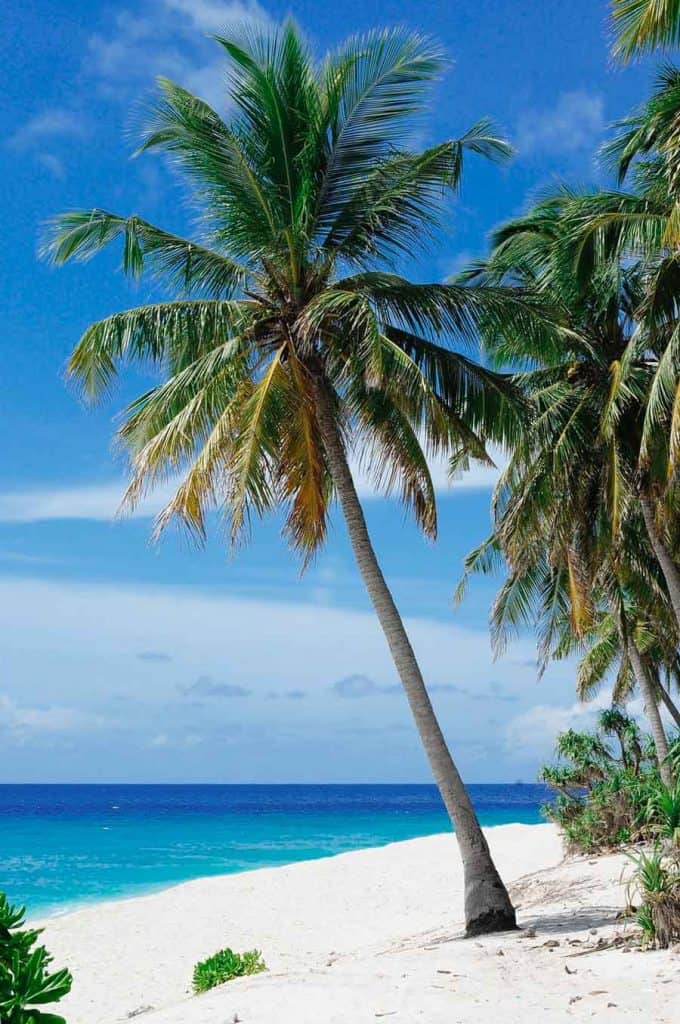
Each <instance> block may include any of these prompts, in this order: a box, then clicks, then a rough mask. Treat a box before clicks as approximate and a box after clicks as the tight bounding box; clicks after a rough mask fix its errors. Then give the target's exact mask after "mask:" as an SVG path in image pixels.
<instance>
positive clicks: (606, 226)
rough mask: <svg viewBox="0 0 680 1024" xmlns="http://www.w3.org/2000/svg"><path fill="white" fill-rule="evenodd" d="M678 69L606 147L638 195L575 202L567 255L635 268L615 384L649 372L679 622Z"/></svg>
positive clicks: (654, 496)
mask: <svg viewBox="0 0 680 1024" xmlns="http://www.w3.org/2000/svg"><path fill="white" fill-rule="evenodd" d="M679 146H680V73H679V72H678V70H677V69H675V68H672V67H666V68H664V69H662V71H661V72H660V74H659V77H658V82H657V88H656V90H655V92H654V94H653V95H652V96H651V97H650V99H649V100H648V101H647V102H646V103H645V104H644V105H643V106H642V107H641V108H640V109H639V110H638V111H637V112H636V113H635V114H634V115H633V116H632V117H629V118H626V119H625V120H624V121H622V122H620V123H619V125H618V128H617V131H616V133H615V135H614V136H613V138H612V140H611V141H610V142H609V143H608V144H607V146H606V147H605V148H604V155H605V158H606V159H607V160H608V161H609V162H610V163H611V164H612V166H613V167H614V168H615V169H616V171H617V173H618V177H619V181H620V183H623V182H624V181H625V180H626V179H631V180H632V183H633V186H634V191H629V192H623V191H614V190H608V191H601V192H597V193H594V194H592V195H581V196H578V197H576V198H575V199H574V200H573V201H572V202H571V204H570V211H569V220H570V226H569V228H568V236H567V237H566V244H565V245H564V246H563V251H564V254H565V258H566V259H567V261H568V262H569V263H570V264H571V265H572V266H573V267H574V269H575V273H576V276H577V277H578V278H579V279H580V280H581V281H582V282H586V281H588V280H589V279H591V278H592V277H593V276H594V275H597V274H598V273H601V272H602V270H603V268H606V266H607V265H610V264H611V261H615V262H617V263H619V264H621V265H628V264H630V263H631V262H634V263H635V264H636V265H637V267H638V268H639V269H638V277H639V288H638V295H637V308H636V309H635V310H634V311H633V320H634V322H635V323H636V325H637V326H636V329H635V330H631V331H630V332H629V338H628V343H627V346H626V349H625V351H624V352H623V353H622V355H621V358H620V359H619V360H618V366H617V374H616V380H615V382H613V385H614V384H615V389H616V390H618V391H620V390H621V389H624V390H626V389H628V388H629V386H630V383H631V380H630V374H633V375H634V376H638V377H639V376H640V373H641V368H642V367H646V368H647V370H648V372H649V374H650V377H649V384H648V386H647V389H646V392H645V395H644V400H643V413H644V415H643V417H642V421H641V431H640V438H639V451H638V456H637V467H636V490H637V495H638V500H639V504H640V509H641V512H642V514H643V518H644V523H645V527H646V530H647V533H648V536H649V539H650V543H651V546H652V548H653V550H654V553H655V556H656V558H657V559H658V562H659V564H660V566H661V568H662V570H663V573H664V577H665V579H666V584H667V587H668V591H669V595H670V598H671V602H672V605H673V608H674V611H675V616H676V621H677V623H678V628H680V552H679V550H678V535H677V517H676V516H675V515H674V509H675V508H676V507H677V500H678V478H679V473H680V319H679V316H678V313H679V307H678V294H679V293H680V292H679V285H680V274H679V267H680V263H679V255H680V161H679V159H678V157H679V155H680V149H679Z"/></svg>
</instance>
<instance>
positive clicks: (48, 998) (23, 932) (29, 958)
mask: <svg viewBox="0 0 680 1024" xmlns="http://www.w3.org/2000/svg"><path fill="white" fill-rule="evenodd" d="M24 917H25V910H24V908H23V907H13V906H11V905H10V904H9V903H8V902H7V897H6V896H5V894H4V893H2V892H0V1022H2V1024H65V1022H64V1018H63V1017H58V1016H57V1015H56V1014H53V1013H43V1011H42V1010H41V1009H36V1007H41V1006H44V1005H46V1004H47V1003H56V1002H58V1001H59V1000H60V999H61V998H62V997H63V996H65V995H66V993H67V992H70V990H71V980H72V979H71V975H70V973H69V971H67V970H66V969H65V968H63V969H62V970H60V971H55V972H54V973H52V974H50V972H49V970H48V968H49V965H50V964H51V962H52V958H51V956H50V955H49V954H48V953H47V951H46V949H45V947H44V946H37V947H36V948H34V947H35V944H36V941H37V939H38V936H39V935H40V931H39V930H37V929H23V928H22V926H23V924H24Z"/></svg>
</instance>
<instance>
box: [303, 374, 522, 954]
mask: <svg viewBox="0 0 680 1024" xmlns="http://www.w3.org/2000/svg"><path fill="white" fill-rule="evenodd" d="M313 380H314V393H315V398H316V403H317V417H318V423H319V429H320V433H321V437H322V440H323V445H324V450H325V452H326V456H327V459H328V466H329V469H330V472H331V476H332V478H333V483H334V485H335V489H336V491H337V494H338V497H339V499H340V505H341V507H342V511H343V515H344V518H345V522H346V524H347V531H348V533H349V538H350V541H351V544H352V549H353V551H354V557H355V558H356V562H357V566H358V567H359V571H360V573H361V576H362V579H363V581H364V583H365V585H366V589H367V591H368V594H369V596H370V598H371V602H372V603H373V607H374V608H375V611H376V614H377V616H378V619H379V621H380V625H381V626H382V630H383V633H384V635H385V639H386V640H387V645H388V647H389V649H390V653H391V655H392V658H393V660H394V664H395V666H396V669H397V672H398V673H399V678H400V679H401V682H402V684H403V687H404V690H405V692H406V696H407V698H408V702H409V705H410V707H411V711H412V713H413V717H414V719H415V722H416V726H417V728H418V732H419V734H420V738H421V740H422V743H423V746H424V748H425V751H426V753H427V756H428V758H429V761H430V766H431V768H432V773H433V775H434V777H435V780H436V782H437V785H438V787H439V792H440V793H441V795H442V799H443V801H444V804H445V806H446V810H447V811H448V813H449V817H450V818H451V821H452V822H453V825H454V828H455V830H456V838H457V840H458V845H459V847H460V852H461V857H462V861H463V870H464V878H465V927H466V934H467V935H481V934H485V933H488V932H494V931H506V930H508V929H512V928H516V927H517V924H516V920H515V911H514V908H513V906H512V903H511V902H510V897H509V896H508V893H507V890H506V888H505V886H504V885H503V882H502V881H501V878H500V875H499V874H498V871H497V870H496V867H495V865H494V863H493V861H492V859H491V854H490V852H489V847H488V845H487V842H486V839H485V837H484V834H483V832H482V830H481V828H480V825H479V822H478V820H477V816H476V814H475V811H474V809H473V807H472V803H471V801H470V797H469V796H468V793H467V790H466V789H465V786H464V784H463V780H462V779H461V777H460V775H459V773H458V769H457V768H456V766H455V764H454V762H453V758H452V757H451V754H450V753H449V750H448V747H447V745H446V741H445V739H444V736H443V734H442V731H441V728H440V726H439V722H438V721H437V717H436V715H435V713H434V709H433V707H432V704H431V702H430V698H429V695H428V692H427V689H426V688H425V682H424V680H423V677H422V674H421V671H420V668H419V666H418V662H417V661H416V657H415V654H414V652H413V648H412V647H411V643H410V641H409V638H408V636H407V634H406V630H405V629H404V624H403V622H402V620H401V616H400V615H399V612H398V610H397V607H396V605H395V603H394V599H393V597H392V594H391V593H390V590H389V588H388V586H387V584H386V582H385V578H384V576H383V574H382V570H381V568H380V566H379V564H378V560H377V558H376V555H375V552H374V550H373V546H372V544H371V539H370V536H369V533H368V529H367V527H366V520H365V518H364V514H363V510H362V507H361V502H360V501H359V497H358V495H357V492H356V488H355V486H354V481H353V479H352V474H351V471H350V468H349V465H348V463H347V458H346V455H345V449H344V446H343V444H342V441H341V439H340V436H339V434H338V429H337V424H336V420H335V413H334V408H333V402H332V399H331V396H330V394H329V392H328V389H327V386H326V383H325V381H324V380H323V378H322V377H320V376H316V375H315V376H314V378H313Z"/></svg>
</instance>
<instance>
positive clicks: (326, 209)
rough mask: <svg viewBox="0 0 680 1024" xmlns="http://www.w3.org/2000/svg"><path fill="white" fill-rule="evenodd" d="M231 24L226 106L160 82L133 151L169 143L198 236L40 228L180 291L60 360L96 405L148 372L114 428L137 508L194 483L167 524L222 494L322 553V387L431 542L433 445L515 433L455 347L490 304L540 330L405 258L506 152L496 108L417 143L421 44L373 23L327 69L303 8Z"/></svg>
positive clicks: (101, 227) (491, 387)
mask: <svg viewBox="0 0 680 1024" xmlns="http://www.w3.org/2000/svg"><path fill="white" fill-rule="evenodd" d="M244 32H245V34H243V35H241V36H238V35H236V36H234V37H231V38H220V39H218V40H217V42H218V44H219V45H220V46H221V47H222V49H223V51H224V54H225V56H226V58H227V62H228V69H227V70H228V88H229V99H230V102H229V117H228V119H227V120H224V119H223V118H222V117H220V116H219V115H218V114H217V113H216V112H215V111H214V110H213V109H212V108H211V107H210V106H209V105H208V104H207V103H205V102H204V101H202V100H200V99H198V98H197V97H195V96H193V95H191V94H190V93H189V92H187V91H186V90H185V89H183V88H181V87H180V86H179V85H177V84H176V83H174V82H171V81H169V80H167V79H160V80H159V97H158V100H157V102H156V103H155V104H154V106H153V107H152V109H151V111H150V113H149V116H148V118H147V119H146V122H145V124H144V127H143V130H142V140H141V146H140V150H139V152H145V151H147V150H152V149H160V150H163V151H165V152H166V153H167V154H169V156H170V157H171V159H172V160H173V162H174V163H175V164H176V166H177V168H178V169H179V171H180V173H181V174H182V176H183V179H184V181H185V182H186V184H187V185H188V192H189V195H190V200H191V204H192V206H193V207H195V208H196V209H197V211H198V213H199V220H198V227H197V232H198V233H199V234H198V237H197V238H196V239H195V240H186V239H183V238H180V237H177V236H175V235H173V234H170V233H168V232H166V231H164V230H162V229H160V228H158V227H155V226H154V225H152V224H150V223H148V222H147V221H145V220H143V219H141V218H140V217H138V216H127V217H126V216H118V215H116V214H113V213H109V212H107V211H104V210H101V209H94V210H85V211H72V212H70V213H66V214H63V215H62V216H60V217H57V218H56V219H55V220H54V221H53V222H52V223H51V225H50V226H49V228H48V230H47V238H46V242H45V253H46V255H47V256H48V257H49V258H50V259H51V260H52V261H53V262H54V263H56V264H63V263H65V262H67V261H68V260H73V259H77V260H85V259H89V258H90V257H92V256H93V255H94V254H95V253H97V252H98V251H99V250H100V249H102V248H103V247H105V246H108V245H109V244H111V243H114V242H121V243H122V248H123V256H122V265H123V270H124V271H125V272H126V273H127V274H129V275H131V276H133V277H136V276H139V275H140V274H142V273H148V274H151V275H153V276H155V277H157V278H159V279H160V280H161V282H162V284H163V285H164V286H165V287H166V288H167V289H168V291H169V292H170V293H171V299H172V301H168V302H161V303H157V304H154V305H150V306H144V307H140V308H137V309H132V310H129V311H126V312H121V313H116V314H114V315H113V316H110V317H108V318H107V319H105V320H102V321H100V322H98V323H95V324H93V325H92V326H90V327H89V328H88V329H87V330H86V332H85V333H84V335H83V336H82V338H81V340H80V342H79V344H78V345H77V347H76V349H75V351H74V352H73V354H72V356H71V360H70V363H69V373H70V375H71V377H72V378H73V379H75V380H76V381H77V382H78V383H79V384H80V385H81V386H82V388H83V390H84V392H85V393H86V395H88V396H89V397H91V398H95V397H96V396H97V395H99V394H101V393H102V391H104V390H106V388H107V387H108V386H109V385H110V384H112V383H113V381H114V379H115V377H116V374H117V372H118V369H119V368H120V367H121V366H123V365H126V364H129V363H135V362H136V363H141V364H142V365H148V364H151V365H152V366H153V367H155V368H156V369H157V370H158V371H159V373H160V376H161V378H162V380H161V383H159V384H158V385H157V386H156V387H154V388H152V389H151V390H150V391H148V392H147V393H146V394H143V395H141V396H140V397H139V398H138V399H137V401H135V402H133V404H132V405H131V406H130V407H129V408H128V410H127V413H126V416H125V419H124V422H123V425H122V427H121V428H120V439H121V441H122V442H123V444H124V446H125V447H126V448H127V450H128V452H129V453H130V458H131V463H132V470H133V478H132V482H131V484H130V487H129V489H128V491H127V496H126V499H125V506H126V507H128V508H130V507H133V506H134V505H135V504H136V502H138V501H139V499H140V497H141V496H142V495H143V493H144V492H145V491H146V490H147V489H149V488H152V487H154V486H155V485H156V484H158V483H159V481H161V480H162V479H164V478H165V477H174V476H176V475H178V474H179V475H183V482H182V483H181V485H180V487H179V489H178V491H177V493H176V495H175V497H174V498H173V499H172V501H171V502H170V503H169V505H168V506H167V507H166V509H165V510H164V511H163V512H162V513H161V515H160V518H159V520H158V522H157V527H158V530H159V531H160V530H162V529H163V528H164V527H165V526H166V525H167V524H168V523H169V522H170V521H172V520H174V521H177V522H180V523H181V524H183V525H184V526H186V527H187V528H188V529H189V531H190V532H191V533H192V534H193V536H195V537H196V538H197V539H198V540H202V539H203V538H204V536H205V531H206V514H207V512H208V510H209V509H211V508H215V507H217V508H218V509H219V510H220V511H221V512H222V514H223V516H224V518H225V520H226V522H227V524H228V528H229V532H230V534H231V538H232V541H236V540H238V539H239V538H241V537H242V536H243V535H244V533H247V531H248V528H249V524H250V521H251V518H252V517H253V516H254V515H263V514H265V513H267V512H269V511H271V510H273V509H275V508H277V507H283V509H284V510H285V527H284V530H285V534H286V536H287V538H288V539H289V541H290V543H291V545H292V546H293V548H294V549H296V550H297V551H299V552H300V554H301V556H302V557H303V559H304V560H305V561H307V560H308V559H309V558H311V557H312V556H313V555H314V553H315V552H316V551H317V549H318V548H319V546H320V545H321V544H323V542H324V540H325V538H326V535H327V526H328V515H329V510H330V508H331V504H332V500H333V491H334V482H333V480H332V478H331V474H330V469H329V465H328V458H327V454H326V452H325V450H324V445H323V443H322V441H321V432H320V426H319V419H318V395H319V393H320V389H321V390H322V391H323V393H324V394H327V396H328V397H329V398H330V400H331V402H332V405H333V413H334V416H335V419H336V427H337V431H338V433H339V434H340V436H341V438H342V443H343V445H344V446H345V447H346V448H347V449H348V450H349V449H350V448H353V449H354V451H355V452H356V453H357V454H358V456H359V458H360V460H361V462H362V463H363V466H364V468H365V469H366V471H367V472H368V473H369V475H370V476H372V478H373V480H374V481H375V483H376V486H377V487H378V488H379V489H382V490H384V491H387V492H392V491H394V490H397V491H398V492H399V493H400V496H401V499H402V501H403V503H404V505H405V506H406V508H407V509H409V510H410V511H411V512H412V513H413V515H414V517H415V519H416V521H417V522H418V524H419V525H420V527H421V528H422V529H423V531H424V532H425V533H426V534H427V535H429V536H434V535H435V534H436V529H437V517H436V503H435V490H434V486H433V483H432V478H431V475H430V470H429V467H428V461H427V456H428V455H431V454H435V453H438V452H441V453H444V454H447V453H448V454H455V456H456V459H457V460H458V462H459V464H461V465H465V463H466V461H467V460H468V459H470V458H472V459H478V460H480V461H482V462H489V461H490V460H489V456H488V455H487V453H486V449H485V442H486V441H497V442H498V443H501V444H503V443H510V442H511V441H512V440H513V438H514V437H515V436H516V434H517V431H518V423H519V416H518V405H519V402H518V396H517V394H516V391H515V389H514V388H513V386H512V385H511V383H510V382H509V380H508V379H507V377H506V376H504V375H503V374H500V373H493V372H491V371H489V370H487V369H485V368H484V367H482V366H480V365H477V364H476V363H475V362H473V361H472V360H471V359H469V358H468V357H467V356H465V355H463V354H462V352H461V348H462V347H464V346H465V345H468V344H471V343H472V342H473V341H474V340H475V339H476V326H477V324H478V323H479V321H480V318H481V317H482V316H484V317H485V318H487V319H488V320H490V322H494V321H496V320H497V318H498V315H499V313H500V312H501V311H502V313H503V318H504V321H507V320H508V318H510V319H511V320H514V321H515V322H516V328H517V329H518V330H519V329H520V326H523V329H524V330H525V332H526V333H527V334H531V331H532V329H533V325H534V324H535V323H537V322H539V321H540V313H539V312H538V311H536V310H532V309H530V308H529V304H528V303H526V302H524V303H521V304H520V303H517V304H516V305H514V306H513V304H512V302H511V301H510V302H508V301H507V300H506V299H504V300H503V302H502V303H501V302H500V300H499V297H498V296H497V295H496V293H495V291H494V289H479V290H477V291H476V292H474V293H472V292H471V291H470V290H468V289H464V288H459V287H457V286H455V285H442V284H436V283H435V284H415V283H412V282H410V281H409V280H407V279H406V278H404V277H402V276H401V275H400V274H399V273H398V272H397V267H398V265H399V263H400V261H403V259H404V257H406V256H410V255H412V253H413V251H414V246H416V247H417V246H421V247H424V246H426V245H428V244H429V243H430V242H431V240H432V237H433V233H436V232H437V230H438V229H439V225H440V220H441V217H442V214H443V212H444V205H443V204H444V203H445V201H446V198H447V196H448V197H451V196H453V195H454V193H455V192H456V190H457V189H458V187H459V185H460V182H461V174H462V168H463V160H464V158H465V159H466V158H467V155H468V154H476V155H479V156H481V157H484V158H487V159H492V160H502V159H505V158H506V157H507V156H508V155H509V153H510V148H509V146H508V145H507V144H506V143H505V142H503V141H502V140H501V139H499V138H497V137H496V136H495V134H494V131H493V128H492V125H491V124H490V123H489V122H488V121H486V120H482V121H479V122H477V123H476V124H475V125H473V126H472V127H471V128H469V129H468V130H467V131H465V132H463V133H462V134H461V135H460V136H459V137H458V138H455V139H449V140H445V141H443V142H440V143H438V144H436V145H434V146H431V147H430V148H428V149H425V150H422V151H418V150H415V149H414V148H413V139H414V134H413V128H414V123H415V122H416V120H417V119H418V117H419V116H420V115H421V114H422V112H423V110H424V108H425V106H426V103H427V100H428V94H429V89H430V86H431V84H432V82H433V80H434V79H436V78H437V77H438V76H439V75H440V73H441V70H442V67H443V62H442V57H441V54H440V52H439V48H438V47H437V46H436V45H435V44H434V43H433V41H432V40H430V39H428V38H425V37H422V36H419V35H416V34H413V33H410V32H407V31H405V30H403V29H394V30H386V31H375V32H370V33H368V34H366V35H362V36H357V37H353V38H351V39H349V40H348V41H347V42H346V44H345V45H344V46H343V47H341V48H340V49H339V50H338V51H337V52H335V53H333V54H331V55H329V56H328V57H327V58H326V60H324V61H317V60H316V59H315V58H314V56H313V54H312V53H311V51H310V49H309V46H308V44H307V42H306V40H305V39H304V37H303V35H302V34H301V32H300V31H299V29H298V28H297V26H296V25H295V24H294V23H293V22H292V21H288V22H287V23H286V24H285V25H284V26H283V27H282V28H261V29H259V30H257V31H252V32H251V31H245V30H244Z"/></svg>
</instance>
